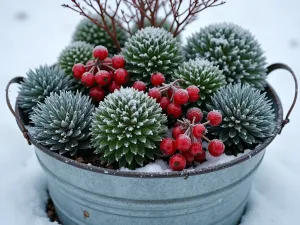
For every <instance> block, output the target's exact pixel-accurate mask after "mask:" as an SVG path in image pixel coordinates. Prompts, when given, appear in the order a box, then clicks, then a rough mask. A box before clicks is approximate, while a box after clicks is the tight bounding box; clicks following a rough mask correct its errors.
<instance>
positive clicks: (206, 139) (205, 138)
mask: <svg viewBox="0 0 300 225" xmlns="http://www.w3.org/2000/svg"><path fill="white" fill-rule="evenodd" d="M202 138H203V139H204V140H205V141H207V142H208V143H209V142H210V140H209V139H208V138H207V137H205V136H204V135H203V136H202Z"/></svg>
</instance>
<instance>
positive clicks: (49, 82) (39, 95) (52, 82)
mask: <svg viewBox="0 0 300 225" xmlns="http://www.w3.org/2000/svg"><path fill="white" fill-rule="evenodd" d="M73 88H74V87H73V81H72V79H71V78H70V77H69V76H66V75H65V73H64V71H62V70H61V69H60V68H58V67H53V66H52V67H49V66H47V65H45V66H40V67H39V68H37V69H35V70H34V71H33V70H29V71H28V73H27V77H26V78H25V79H24V82H22V83H21V86H20V90H19V97H18V104H19V106H20V108H22V109H23V111H24V112H25V113H29V112H31V111H32V109H33V108H34V107H35V106H36V105H37V104H38V103H39V102H43V101H44V99H45V98H46V97H47V96H49V95H50V93H51V92H59V91H61V90H72V89H73Z"/></svg>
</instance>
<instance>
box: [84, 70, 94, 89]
mask: <svg viewBox="0 0 300 225" xmlns="http://www.w3.org/2000/svg"><path fill="white" fill-rule="evenodd" d="M81 82H82V83H84V84H85V85H86V86H87V87H91V86H93V85H94V84H95V77H94V75H93V74H92V73H90V72H85V73H84V74H82V77H81Z"/></svg>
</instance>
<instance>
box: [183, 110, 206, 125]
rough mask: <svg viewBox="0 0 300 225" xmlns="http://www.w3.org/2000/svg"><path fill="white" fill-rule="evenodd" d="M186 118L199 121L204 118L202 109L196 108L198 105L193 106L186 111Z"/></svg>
mask: <svg viewBox="0 0 300 225" xmlns="http://www.w3.org/2000/svg"><path fill="white" fill-rule="evenodd" d="M194 117H195V120H194ZM186 118H187V119H188V120H189V121H191V122H193V120H194V122H195V123H199V122H200V121H201V120H202V118H203V112H202V111H201V109H199V108H196V107H193V108H190V109H189V110H188V111H187V112H186Z"/></svg>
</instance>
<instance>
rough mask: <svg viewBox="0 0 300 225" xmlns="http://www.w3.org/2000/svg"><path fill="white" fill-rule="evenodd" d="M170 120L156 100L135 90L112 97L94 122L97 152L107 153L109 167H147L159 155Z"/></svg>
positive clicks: (97, 114)
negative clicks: (115, 164) (117, 164)
mask: <svg viewBox="0 0 300 225" xmlns="http://www.w3.org/2000/svg"><path fill="white" fill-rule="evenodd" d="M166 121H167V117H166V116H165V115H164V114H162V109H161V107H160V106H159V104H157V103H156V101H155V100H154V99H153V98H150V97H149V96H148V95H147V94H146V93H144V92H141V91H138V90H135V89H133V88H121V89H120V90H116V91H115V92H114V93H112V94H109V95H108V96H107V97H106V98H105V100H104V101H103V102H100V104H99V107H98V108H97V109H96V112H95V114H94V119H93V122H92V128H91V131H92V145H93V146H94V147H95V148H96V151H95V153H97V154H99V153H101V154H102V153H104V154H103V156H102V160H103V161H106V162H107V163H108V164H111V163H113V162H118V163H119V165H120V167H123V166H124V167H128V168H131V169H132V168H135V167H137V166H143V165H144V163H145V161H146V160H153V159H154V157H155V155H157V154H159V153H160V152H159V150H158V149H157V146H158V145H159V142H160V141H161V140H162V138H163V137H164V136H165V133H166V129H167V128H166V126H165V123H166Z"/></svg>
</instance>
